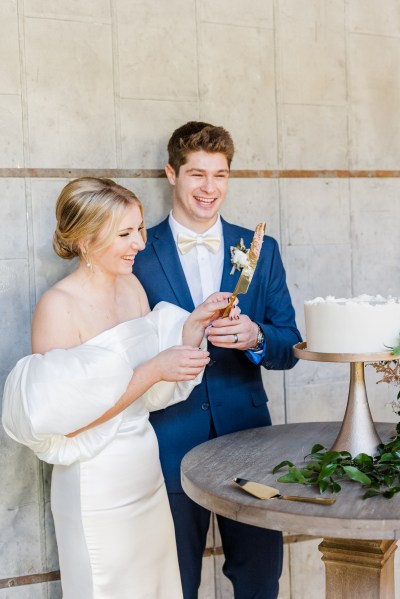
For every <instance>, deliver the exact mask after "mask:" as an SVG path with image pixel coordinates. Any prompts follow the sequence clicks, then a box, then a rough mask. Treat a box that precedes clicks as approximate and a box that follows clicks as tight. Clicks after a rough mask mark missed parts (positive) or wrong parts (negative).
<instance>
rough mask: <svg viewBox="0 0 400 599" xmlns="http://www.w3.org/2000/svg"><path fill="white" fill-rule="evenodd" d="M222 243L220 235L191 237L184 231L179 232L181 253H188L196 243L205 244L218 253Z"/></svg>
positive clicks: (214, 252)
mask: <svg viewBox="0 0 400 599" xmlns="http://www.w3.org/2000/svg"><path fill="white" fill-rule="evenodd" d="M220 243H221V238H220V237H219V236H218V235H204V237H201V235H198V236H197V237H191V236H190V235H185V234H184V233H179V234H178V248H179V251H180V253H181V254H187V253H188V252H190V250H191V249H192V248H194V247H195V246H196V245H204V246H205V247H206V248H207V249H208V250H210V252H212V253H213V254H216V253H217V252H218V248H219V246H220Z"/></svg>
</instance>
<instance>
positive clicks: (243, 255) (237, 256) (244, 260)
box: [230, 239, 249, 275]
mask: <svg viewBox="0 0 400 599" xmlns="http://www.w3.org/2000/svg"><path fill="white" fill-rule="evenodd" d="M248 253H249V249H248V248H247V247H246V246H245V245H244V242H243V239H241V240H240V241H239V243H237V244H236V245H235V246H233V245H231V262H232V264H233V267H232V270H231V272H230V274H231V275H233V273H234V272H235V270H242V269H243V268H244V267H245V266H248V264H249V257H248Z"/></svg>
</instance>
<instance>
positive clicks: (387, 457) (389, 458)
mask: <svg viewBox="0 0 400 599" xmlns="http://www.w3.org/2000/svg"><path fill="white" fill-rule="evenodd" d="M379 461H380V462H396V461H398V462H399V464H400V458H399V456H398V455H397V454H395V453H384V454H382V455H381V457H380V460H379Z"/></svg>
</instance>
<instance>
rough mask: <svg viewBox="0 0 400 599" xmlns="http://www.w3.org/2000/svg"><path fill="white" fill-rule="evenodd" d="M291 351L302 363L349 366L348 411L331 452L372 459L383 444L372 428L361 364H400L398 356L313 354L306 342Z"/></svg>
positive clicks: (373, 427) (387, 354) (383, 353)
mask: <svg viewBox="0 0 400 599" xmlns="http://www.w3.org/2000/svg"><path fill="white" fill-rule="evenodd" d="M293 349H294V355H295V356H296V358H300V359H301V360H311V361H315V362H349V363H350V386H349V396H348V400H347V407H346V411H345V414H344V418H343V422H342V426H341V428H340V431H339V434H338V436H337V437H336V441H335V442H334V444H333V445H332V448H331V449H333V450H334V451H349V452H350V453H351V454H352V455H353V456H356V455H358V454H359V453H367V454H369V455H375V454H376V453H377V447H378V445H379V444H380V443H382V441H381V439H380V437H379V435H378V433H377V430H376V428H375V424H374V422H373V420H372V416H371V411H370V408H369V404H368V397H367V390H366V386H365V377H364V364H365V363H366V362H382V361H392V360H399V359H400V356H394V355H393V354H392V353H391V352H380V353H365V354H336V353H334V354H328V353H322V352H313V351H309V350H308V349H307V342H305V341H304V342H302V343H297V344H296V345H295V346H294V347H293Z"/></svg>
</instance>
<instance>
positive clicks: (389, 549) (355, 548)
mask: <svg viewBox="0 0 400 599" xmlns="http://www.w3.org/2000/svg"><path fill="white" fill-rule="evenodd" d="M319 550H320V551H321V552H322V554H323V556H322V561H323V562H324V563H325V575H326V599H395V595H394V552H395V550H396V541H386V540H382V541H380V540H376V541H364V540H354V539H333V538H332V539H331V538H329V539H324V540H323V541H322V543H321V544H320V545H319Z"/></svg>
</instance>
